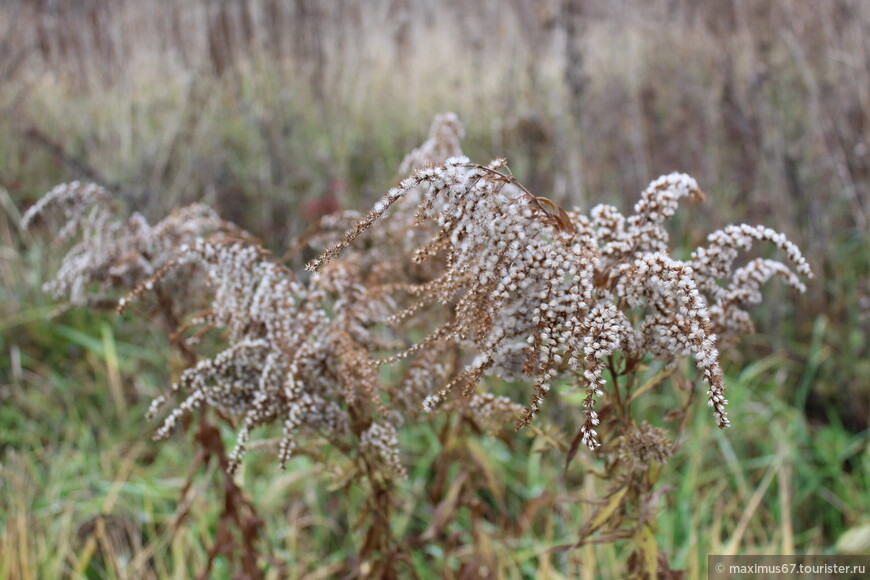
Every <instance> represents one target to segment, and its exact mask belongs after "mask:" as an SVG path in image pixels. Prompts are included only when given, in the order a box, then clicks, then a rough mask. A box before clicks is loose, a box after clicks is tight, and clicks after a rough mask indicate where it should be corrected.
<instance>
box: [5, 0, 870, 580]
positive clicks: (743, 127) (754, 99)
mask: <svg viewBox="0 0 870 580" xmlns="http://www.w3.org/2000/svg"><path fill="white" fill-rule="evenodd" d="M444 110H452V111H455V112H456V113H457V114H458V115H459V116H460V118H461V119H462V121H463V122H464V124H465V127H466V133H467V137H466V141H465V147H466V152H467V153H468V154H469V156H470V157H471V158H472V159H474V160H476V161H480V162H485V161H487V160H489V159H491V158H495V157H500V156H504V157H507V158H508V160H509V163H510V166H511V169H512V171H513V173H514V174H515V175H516V176H517V177H518V178H519V179H520V180H521V181H522V182H523V183H524V184H526V185H527V186H528V188H529V189H530V190H531V191H532V192H534V193H535V194H536V195H544V196H547V197H550V198H552V199H554V200H555V201H557V202H558V203H560V204H561V205H563V206H574V205H576V206H580V207H582V208H584V209H588V208H589V207H591V206H593V205H595V204H598V203H611V204H614V205H617V206H619V207H621V208H623V209H627V207H628V205H629V204H632V203H634V200H635V199H636V198H637V195H638V193H639V192H640V191H641V190H642V189H643V187H645V185H646V184H647V183H648V182H649V181H651V180H652V179H654V178H655V177H657V176H658V175H660V174H663V173H669V172H671V171H675V170H676V171H684V172H686V173H689V174H690V175H692V176H693V177H695V178H696V179H697V180H698V182H699V183H700V184H701V186H702V188H703V189H704V190H705V191H706V193H707V200H706V202H705V203H704V204H700V205H687V206H685V207H683V208H682V209H681V212H680V213H678V216H677V221H676V224H675V228H676V229H677V230H678V231H677V232H675V233H676V234H677V235H675V236H674V239H679V240H686V248H687V249H688V248H690V247H694V246H696V245H698V244H699V243H701V242H702V241H703V237H704V236H705V235H706V233H707V232H709V231H712V230H713V229H717V228H719V227H722V226H724V225H726V224H728V223H744V222H745V223H750V224H753V225H754V224H757V223H763V224H766V225H769V226H771V227H773V228H775V229H777V230H779V231H782V232H784V233H785V234H787V235H788V236H789V238H790V239H791V240H793V241H794V242H795V243H797V245H798V246H800V247H801V248H802V249H803V250H804V251H805V253H806V255H807V258H808V259H809V261H810V263H811V265H812V267H813V269H814V271H815V272H816V275H817V277H816V279H815V280H813V281H812V282H811V283H810V284H808V292H807V294H806V295H804V296H792V295H791V293H790V292H788V291H786V290H785V289H784V288H782V287H778V286H777V285H776V284H772V285H771V286H770V287H769V288H768V289H767V291H766V294H767V296H768V299H767V302H766V303H765V305H764V306H761V307H759V308H758V310H757V311H756V316H755V320H756V323H757V326H758V331H759V332H758V334H756V335H754V336H750V337H747V338H746V340H745V341H744V342H743V343H742V344H741V345H739V347H738V348H737V349H736V350H734V351H733V352H729V353H727V361H726V366H725V368H726V373H727V375H728V379H729V386H730V391H729V393H730V397H729V399H730V401H731V405H732V407H731V415H732V418H733V421H734V423H735V428H733V429H730V430H728V431H725V432H718V431H717V430H716V429H715V428H713V426H712V422H711V421H709V417H708V416H707V415H706V413H704V410H703V409H700V406H701V405H700V404H699V411H700V412H698V413H696V414H695V415H696V416H695V419H696V420H693V422H694V425H693V428H692V429H691V430H690V431H689V436H688V437H687V438H686V439H685V440H684V441H683V442H682V447H681V449H680V452H679V453H678V455H677V456H676V458H675V459H674V461H673V462H672V463H670V464H669V465H668V468H667V473H665V474H663V476H662V477H663V479H664V481H665V483H666V485H670V486H673V487H674V488H675V491H674V492H673V493H672V494H671V495H670V497H669V500H668V501H669V503H668V505H667V506H665V507H664V509H663V516H662V519H661V524H662V525H661V527H660V529H659V531H658V540H659V544H660V545H662V546H664V547H665V549H666V551H669V553H671V554H672V555H673V562H672V564H674V565H675V566H678V567H681V568H683V569H684V570H686V573H687V577H689V578H702V577H704V573H705V571H706V554H708V553H726V552H734V553H761V554H765V553H767V554H771V553H789V552H793V551H797V552H804V551H806V552H817V553H818V552H833V551H842V552H859V553H861V552H863V553H867V552H868V551H870V539H868V536H870V519H868V507H870V464H868V462H867V459H868V453H870V451H868V447H867V429H868V425H867V418H868V412H870V411H868V408H870V345H868V340H870V337H868V334H870V333H868V329H870V223H868V220H870V150H868V148H870V4H868V3H867V2H863V1H861V0H851V1H850V0H837V1H831V2H814V1H811V0H793V1H781V2H760V1H758V2H756V1H752V0H733V1H728V2H721V1H716V0H703V1H698V2H692V1H687V0H667V1H665V0H649V1H645V2H641V1H635V0H623V1H618V2H594V1H588V0H511V1H509V2H498V1H495V0H483V1H479V2H472V3H466V2H458V1H445V2H435V1H431V0H373V1H366V2H363V1H362V0H347V1H344V2H338V1H336V2H322V1H316V0H293V1H290V0H287V1H282V0H244V1H240V2H210V1H207V0H196V1H186V2H182V1H181V0H159V1H158V2H151V3H142V2H134V1H132V0H123V1H114V2H108V1H107V2H99V1H96V0H78V1H73V0H38V1H28V2H25V1H16V0H9V1H6V2H4V3H2V6H0V202H2V208H3V211H2V213H0V277H2V286H0V293H2V294H0V353H2V354H0V434H2V435H0V476H2V477H0V577H4V578H52V577H62V576H69V577H88V578H114V577H139V576H144V577H149V576H150V577H158V578H163V577H186V576H187V575H189V574H193V573H194V572H195V571H196V570H197V569H199V567H200V566H201V565H202V562H203V561H204V558H205V552H206V548H205V547H204V546H206V545H207V544H208V543H209V541H210V540H209V538H213V537H214V534H215V530H214V526H215V522H216V515H215V514H216V511H217V508H216V507H215V506H214V505H213V495H212V493H213V492H212V491H211V488H210V487H209V486H208V485H207V482H208V481H209V479H210V478H211V477H212V475H209V474H204V475H203V476H202V477H201V478H200V479H198V480H197V484H196V485H197V486H198V487H197V489H196V491H197V493H194V494H192V495H191V498H192V499H191V500H190V501H191V502H192V503H191V505H190V509H189V516H188V517H187V518H185V519H183V520H182V521H176V517H175V514H176V512H177V511H178V508H179V506H178V505H177V503H178V500H179V497H180V493H181V486H182V485H183V482H184V477H185V475H186V469H187V467H188V466H189V463H190V453H191V451H190V449H191V447H190V444H189V441H184V442H182V439H183V436H181V435H177V436H176V441H177V444H173V445H166V444H164V445H160V446H156V445H155V444H153V443H151V442H150V441H149V435H150V434H151V432H152V430H153V429H154V427H155V425H154V424H153V423H149V422H147V421H145V419H144V412H145V410H146V409H147V405H148V401H149V400H150V398H151V397H153V396H154V395H155V394H157V393H158V392H160V390H161V389H162V388H163V387H164V386H165V385H166V383H167V382H169V381H170V380H171V378H172V376H173V372H176V371H177V369H176V368H175V363H171V364H167V360H171V355H170V354H169V353H170V351H169V348H168V346H167V345H166V344H165V341H164V340H162V339H161V338H160V337H159V335H158V334H157V333H152V332H151V331H150V330H149V329H148V326H147V322H146V321H137V320H135V319H134V318H133V317H132V316H130V315H128V316H126V317H125V318H124V320H123V321H121V320H118V319H117V317H113V316H109V315H100V314H95V313H91V312H84V311H79V310H67V309H64V308H63V305H58V304H55V303H53V302H52V300H51V299H50V298H49V297H47V296H45V295H43V294H42V292H41V290H40V286H41V283H42V282H43V281H44V280H45V278H46V277H47V276H49V275H50V274H51V273H52V272H53V266H52V264H53V263H56V258H57V255H56V254H57V252H56V251H55V250H54V249H52V248H51V247H50V246H49V245H46V244H44V243H42V242H39V243H32V242H33V241H32V240H31V239H29V237H28V236H27V235H26V234H24V233H22V232H21V231H20V227H19V221H20V214H21V213H22V212H23V211H24V209H25V208H26V207H28V206H29V205H30V204H32V203H33V202H34V201H35V200H36V199H38V198H39V197H40V196H41V195H42V194H43V193H44V192H46V191H47V190H49V189H50V188H51V187H53V186H54V185H55V184H57V183H60V182H64V181H69V180H72V179H81V180H93V181H97V182H99V183H102V184H104V185H106V186H107V187H109V188H110V189H111V190H112V191H114V192H115V193H117V195H118V197H119V198H120V199H122V200H124V202H125V203H126V205H127V206H128V207H129V208H130V209H131V210H137V211H141V212H143V213H144V214H146V216H148V217H149V218H159V217H161V216H163V215H165V214H166V213H167V212H168V211H170V210H171V209H172V208H173V207H175V206H177V205H178V204H180V203H187V202H190V201H195V200H203V201H205V202H206V203H208V204H210V205H212V206H213V207H215V208H216V209H217V210H218V211H219V213H220V214H221V216H222V217H224V218H226V219H230V220H233V221H236V222H237V223H239V224H240V225H242V226H244V227H245V228H247V229H248V230H249V231H251V232H253V233H254V234H255V235H257V236H259V237H260V238H262V239H263V240H264V241H265V242H266V244H267V246H269V247H270V248H272V249H273V250H275V251H276V253H278V254H280V253H281V250H282V248H284V247H286V244H287V242H288V240H289V239H290V238H291V237H292V236H293V235H294V234H297V233H299V232H300V231H301V229H302V228H304V227H305V225H306V224H307V223H309V222H310V221H311V220H313V219H315V218H317V217H319V216H320V215H322V214H324V213H327V212H329V211H332V210H333V209H335V208H337V207H341V208H357V209H361V208H364V207H367V206H369V205H370V204H371V203H372V202H373V201H374V200H375V199H377V198H378V197H379V196H380V195H381V194H382V193H383V192H384V191H385V190H386V189H387V188H388V187H389V186H390V185H391V183H392V182H393V180H394V179H395V178H396V175H395V171H396V169H397V167H398V165H399V162H400V161H401V159H402V157H403V155H404V154H405V153H406V152H407V151H409V150H410V149H411V148H412V147H414V146H416V145H417V144H419V143H420V142H421V141H422V140H423V139H424V138H425V135H426V131H427V128H428V125H429V122H430V121H431V119H432V117H433V116H434V115H435V114H436V113H438V112H440V111H444ZM686 251H687V250H686ZM677 253H678V254H679V252H677ZM687 368H688V367H687ZM661 396H662V397H668V396H669V395H668V394H667V393H664V392H663V393H662V395H661ZM520 398H522V397H520ZM557 405H558V406H560V408H561V409H562V411H563V412H570V411H571V409H572V406H574V407H576V406H578V405H579V402H578V401H575V400H574V399H572V395H571V394H565V396H564V397H559V403H557ZM648 412H649V413H650V416H655V413H656V406H655V405H654V404H650V408H649V409H648ZM428 433H429V432H428V431H424V430H420V431H419V433H418V432H416V431H414V430H412V431H411V432H409V433H407V434H406V435H405V438H406V439H407V440H403V446H404V448H405V449H406V450H407V454H406V455H405V456H404V457H403V459H404V460H405V462H406V464H407V465H408V466H409V471H410V473H411V478H410V480H409V481H408V482H406V484H405V485H406V486H407V492H408V493H407V494H406V497H407V498H408V504H407V505H406V506H405V510H404V512H403V513H404V514H405V517H404V518H403V519H401V521H399V522H397V525H398V526H420V525H422V526H423V527H424V528H425V526H426V517H427V515H426V514H420V513H417V512H416V511H415V510H414V505H413V501H412V498H413V493H417V492H420V490H423V489H424V488H426V486H427V481H426V479H427V473H428V470H429V469H430V467H431V461H432V454H431V453H429V452H428V451H427V450H428V449H430V448H431V447H432V446H433V445H438V444H439V442H438V441H431V440H429V439H427V437H428V436H429V435H428ZM545 439H546V433H544V432H541V431H538V432H524V433H520V434H518V435H514V434H512V432H511V431H510V430H509V429H508V430H506V433H505V434H504V437H499V438H482V439H481V440H480V441H479V442H478V444H479V446H480V449H481V452H480V454H479V458H478V460H479V461H480V462H481V469H484V470H486V471H487V472H488V473H491V474H492V477H494V478H496V480H498V481H502V482H503V483H504V486H505V489H506V490H507V492H506V493H507V495H506V497H505V498H504V502H505V505H506V506H507V507H509V508H510V509H511V511H512V514H511V518H509V519H510V520H511V521H512V522H514V523H515V525H514V524H512V525H513V527H512V528H511V529H508V526H507V525H506V524H504V523H503V522H501V523H500V522H483V523H482V524H481V525H480V526H477V525H472V522H471V521H470V519H473V515H471V514H460V515H459V516H457V518H456V520H455V521H454V522H453V523H451V524H450V525H451V526H453V528H452V529H454V531H455V541H456V545H455V546H454V547H453V549H451V550H446V551H440V550H442V548H439V547H438V546H435V545H432V546H429V547H427V548H426V549H425V550H422V551H421V553H420V554H419V558H418V559H417V560H415V561H414V562H412V563H411V564H410V565H411V566H413V567H414V569H415V570H417V572H418V573H419V574H421V575H423V577H427V576H426V574H435V576H434V577H440V576H441V570H445V571H451V570H452V571H453V573H455V574H456V576H457V577H459V572H460V570H461V569H462V550H461V546H462V545H463V543H469V542H476V543H480V542H490V550H491V553H492V554H493V556H492V557H493V562H495V563H496V567H497V568H498V570H500V571H501V574H502V575H504V576H505V577H536V576H537V577H548V575H549V577H554V578H558V577H568V578H573V577H587V578H596V577H608V576H614V575H618V570H620V569H621V568H620V566H622V562H621V555H620V553H619V550H618V547H613V546H607V547H594V546H586V547H584V548H582V549H580V550H575V551H570V552H567V553H554V554H549V553H548V550H549V549H550V548H552V547H554V546H558V545H561V544H565V543H566V542H571V541H572V538H573V537H574V534H575V533H576V530H577V529H578V528H579V527H580V526H581V525H582V521H583V514H584V513H589V509H590V508H589V506H587V505H584V504H582V503H578V502H577V501H575V500H576V499H577V498H578V497H583V496H584V493H586V492H589V494H590V496H594V493H593V492H594V491H595V490H593V489H587V488H590V486H594V485H595V484H594V483H593V482H591V481H590V479H589V478H585V479H584V478H583V473H582V468H578V469H576V470H574V469H572V470H571V472H569V473H567V474H563V473H562V466H563V462H564V457H563V456H561V455H560V454H559V453H558V452H556V451H555V450H553V449H550V448H546V445H544V441H545ZM324 453H328V450H325V451H324ZM290 467H291V468H290V470H288V472H286V473H280V472H278V471H277V469H276V468H275V466H274V464H273V463H272V462H270V461H268V460H265V459H264V460H263V461H262V463H260V460H259V458H257V457H256V456H255V457H254V458H252V459H251V460H249V461H248V462H247V464H246V466H245V472H244V473H243V475H242V476H241V480H242V481H243V482H244V488H245V490H246V491H247V492H249V493H250V496H251V497H252V499H253V501H254V503H255V504H256V505H257V507H258V509H259V513H260V515H261V516H262V517H263V518H264V520H265V530H266V535H265V538H266V542H267V544H268V545H269V546H270V549H271V551H272V554H273V556H274V557H275V558H276V559H278V560H281V561H283V562H285V563H286V566H287V571H288V573H290V574H291V575H293V576H296V577H302V576H304V575H306V574H308V575H309V576H306V577H312V578H317V577H320V578H329V577H331V568H330V566H332V565H334V564H336V563H338V562H340V561H341V560H342V559H344V558H346V557H348V556H349V555H352V554H353V553H354V550H353V545H354V542H359V541H360V538H357V537H355V536H354V535H353V533H352V532H351V531H349V530H350V528H351V527H352V522H353V519H354V517H355V514H354V510H355V509H357V508H356V507H355V505H357V504H355V502H354V498H353V497H352V495H351V496H346V495H345V494H344V493H343V492H342V491H341V490H339V488H338V487H337V486H336V487H335V488H334V489H333V488H330V487H328V486H327V485H319V484H318V485H315V484H314V483H312V482H315V481H319V482H322V481H328V479H329V474H324V473H321V472H322V471H324V468H323V467H315V466H313V465H312V464H310V463H309V462H307V460H305V459H299V460H296V461H295V462H294V463H292V464H291V466H290ZM314 472H316V474H315V473H314ZM333 475H335V474H333ZM335 477H338V476H337V475H336V476H335ZM210 500H212V501H210ZM569 500H570V501H569ZM430 516H431V514H430ZM517 522H519V523H517ZM436 571H437V572H436ZM272 573H273V574H275V575H277V574H278V573H279V572H278V571H277V569H275V570H273V571H272ZM445 574H446V573H445Z"/></svg>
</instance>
